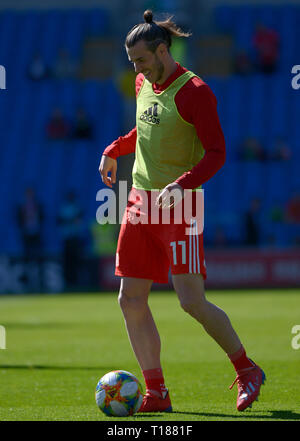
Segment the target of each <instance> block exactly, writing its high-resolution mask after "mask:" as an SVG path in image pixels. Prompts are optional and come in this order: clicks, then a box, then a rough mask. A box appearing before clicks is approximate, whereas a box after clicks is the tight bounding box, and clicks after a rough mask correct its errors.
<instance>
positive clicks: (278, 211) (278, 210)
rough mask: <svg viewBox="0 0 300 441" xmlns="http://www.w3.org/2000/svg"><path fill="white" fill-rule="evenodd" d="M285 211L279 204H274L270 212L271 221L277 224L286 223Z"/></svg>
mask: <svg viewBox="0 0 300 441" xmlns="http://www.w3.org/2000/svg"><path fill="white" fill-rule="evenodd" d="M284 217H285V216H284V209H283V207H282V205H281V204H280V203H279V202H276V203H274V205H273V206H272V207H271V210H270V219H271V221H272V222H275V223H282V222H284Z"/></svg>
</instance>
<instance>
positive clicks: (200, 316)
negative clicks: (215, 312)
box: [180, 300, 206, 323]
mask: <svg viewBox="0 0 300 441" xmlns="http://www.w3.org/2000/svg"><path fill="white" fill-rule="evenodd" d="M205 303H206V302H205V300H202V301H198V302H190V301H181V302H180V305H181V307H182V309H183V310H184V311H185V312H186V313H187V314H189V315H190V316H192V317H193V318H195V319H196V320H198V321H199V322H200V323H204V322H205V316H206V307H205Z"/></svg>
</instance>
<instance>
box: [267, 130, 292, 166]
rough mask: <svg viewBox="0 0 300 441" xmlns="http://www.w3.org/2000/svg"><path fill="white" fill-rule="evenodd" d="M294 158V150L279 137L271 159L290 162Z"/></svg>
mask: <svg viewBox="0 0 300 441" xmlns="http://www.w3.org/2000/svg"><path fill="white" fill-rule="evenodd" d="M291 157H292V150H291V148H290V146H289V145H288V143H287V142H286V141H285V139H284V138H282V137H280V136H278V137H277V138H276V140H275V143H274V149H273V151H272V152H271V154H270V159H271V160H274V161H288V160H290V159H291Z"/></svg>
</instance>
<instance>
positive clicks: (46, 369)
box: [0, 290, 300, 422]
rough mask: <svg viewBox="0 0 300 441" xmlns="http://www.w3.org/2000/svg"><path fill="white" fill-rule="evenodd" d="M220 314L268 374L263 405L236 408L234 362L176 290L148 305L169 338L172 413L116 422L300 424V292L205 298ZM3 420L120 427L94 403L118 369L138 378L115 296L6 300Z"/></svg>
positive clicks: (0, 354) (1, 319)
mask: <svg viewBox="0 0 300 441" xmlns="http://www.w3.org/2000/svg"><path fill="white" fill-rule="evenodd" d="M207 298H208V300H209V301H211V302H214V303H216V304H217V305H218V306H220V307H221V308H223V309H224V310H225V311H226V312H227V314H228V316H229V317H230V319H231V322H232V324H233V326H234V328H235V329H236V331H237V332H238V334H239V336H240V338H241V340H242V342H243V344H244V346H245V348H246V350H247V353H248V355H249V356H250V357H251V358H253V359H254V360H255V361H256V362H257V363H258V364H260V365H261V367H262V368H263V369H264V370H265V373H266V376H267V382H266V385H265V386H263V387H262V389H261V394H260V398H259V401H258V402H255V403H254V405H253V407H252V409H249V410H246V411H244V412H238V411H237V410H236V407H235V404H236V392H237V389H236V386H235V387H234V389H233V390H231V391H230V390H229V389H228V388H229V386H230V384H231V383H232V381H233V380H234V378H235V372H234V370H233V367H232V365H231V363H230V362H229V360H228V358H227V356H226V355H225V354H224V353H223V351H222V350H221V349H220V348H219V347H218V346H217V345H216V343H215V342H214V341H213V340H212V339H211V338H210V337H209V336H208V335H207V334H206V333H205V332H204V331H203V329H202V327H201V325H199V324H198V323H197V322H196V321H194V320H193V319H192V318H190V317H189V316H188V315H187V314H186V313H184V312H183V311H182V310H181V308H180V306H179V302H178V300H177V297H176V295H175V293H174V292H153V293H152V294H151V296H150V305H151V308H152V311H153V315H154V317H155V319H156V322H157V326H158V329H159V331H160V334H161V341H162V366H163V369H164V374H165V380H166V385H167V386H168V387H169V390H170V395H171V399H172V404H173V409H174V412H173V413H172V414H163V413H158V414H149V415H148V414H143V415H142V414H137V415H135V416H132V417H129V418H119V420H122V421H124V420H129V421H135V422H136V421H161V422H162V421H193V420H199V421H202V420H213V421H216V420H233V421H238V420H247V421H255V420H264V421H270V420H299V419H300V402H299V397H300V349H298V350H296V349H293V348H292V344H291V342H292V338H293V337H294V335H293V334H292V328H293V326H294V325H300V291H299V290H289V291H285V290H281V291H280V290H274V291H273V292H272V291H259V290H249V291H226V292H217V291H209V292H207ZM0 325H3V326H4V327H5V329H6V349H5V350H0V421H15V420H18V421H38V420H43V421H57V420H63V421H72V420H80V421H88V420H93V421H100V420H110V421H112V422H115V421H117V420H118V419H116V418H108V417H106V416H104V414H102V413H101V412H100V411H99V410H98V408H97V407H96V404H95V399H94V392H95V387H96V384H97V381H98V379H99V378H100V377H102V376H103V375H104V374H105V373H107V372H109V371H111V370H114V369H124V370H127V371H130V372H132V373H133V374H135V375H136V376H137V377H138V378H139V379H140V381H141V382H142V380H143V379H142V375H141V372H140V369H139V366H138V364H137V362H136V360H135V358H134V355H133V352H132V349H131V346H130V344H129V341H128V338H127V334H126V330H125V326H124V322H123V318H122V315H121V311H120V310H119V306H118V302H117V295H116V294H80V295H79V294H76V295H70V294H69V295H35V296H12V295H11V296H0Z"/></svg>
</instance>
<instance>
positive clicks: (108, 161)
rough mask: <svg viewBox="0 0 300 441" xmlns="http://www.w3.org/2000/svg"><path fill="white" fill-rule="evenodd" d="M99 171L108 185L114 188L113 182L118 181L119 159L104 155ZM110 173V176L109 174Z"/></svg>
mask: <svg viewBox="0 0 300 441" xmlns="http://www.w3.org/2000/svg"><path fill="white" fill-rule="evenodd" d="M99 172H100V175H101V178H102V182H103V183H104V184H105V185H107V186H108V187H110V188H112V184H115V183H116V177H117V161H116V160H115V159H113V158H110V157H109V156H106V155H102V158H101V161H100V165H99ZM109 173H110V176H108V175H109Z"/></svg>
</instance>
